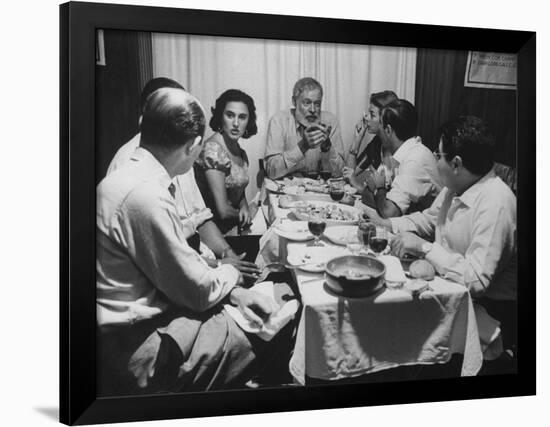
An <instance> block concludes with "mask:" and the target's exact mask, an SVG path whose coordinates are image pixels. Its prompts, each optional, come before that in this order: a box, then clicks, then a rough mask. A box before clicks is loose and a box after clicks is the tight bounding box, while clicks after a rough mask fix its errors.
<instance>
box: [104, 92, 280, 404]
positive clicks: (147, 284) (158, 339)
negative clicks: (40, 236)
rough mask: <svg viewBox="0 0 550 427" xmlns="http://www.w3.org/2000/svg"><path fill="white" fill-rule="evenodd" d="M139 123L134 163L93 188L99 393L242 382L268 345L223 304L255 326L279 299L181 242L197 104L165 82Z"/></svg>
mask: <svg viewBox="0 0 550 427" xmlns="http://www.w3.org/2000/svg"><path fill="white" fill-rule="evenodd" d="M141 129H142V138H141V142H140V147H139V148H137V149H136V150H135V152H134V154H133V155H132V162H131V163H129V164H128V165H127V166H124V167H122V168H120V169H118V170H116V171H114V172H113V173H111V174H109V175H108V176H107V177H105V178H104V179H103V180H102V181H101V182H100V183H99V185H98V187H97V261H96V272H97V278H96V280H97V304H96V306H97V322H98V327H99V329H98V350H99V352H98V354H99V361H100V362H99V366H98V368H99V371H100V375H99V381H98V386H99V394H100V395H116V394H139V393H154V392H159V391H188V390H208V389H214V388H225V387H229V386H233V385H235V384H242V383H244V382H245V381H246V380H248V379H249V378H250V377H251V375H252V373H253V367H254V366H255V364H256V363H258V359H260V358H261V357H262V355H264V354H266V353H267V352H268V351H271V352H273V349H272V347H270V346H271V345H275V344H274V342H273V341H272V342H270V343H269V344H266V343H263V342H261V343H259V342H258V340H255V338H256V337H249V336H248V335H246V334H245V333H244V332H243V331H242V330H241V329H240V328H239V327H238V326H237V325H236V324H235V322H234V321H233V320H232V319H231V317H230V316H228V315H227V313H226V312H225V311H224V310H223V307H222V303H230V304H232V305H235V306H237V307H238V309H239V310H240V311H241V312H242V313H243V315H245V316H246V317H247V318H249V319H251V321H253V322H255V323H257V324H259V325H261V324H262V323H263V320H262V319H265V318H266V317H267V316H269V315H270V314H271V313H273V312H275V311H276V310H278V305H277V303H275V301H274V300H273V299H270V298H267V297H265V296H263V295H260V294H258V293H255V292H253V291H250V290H248V289H245V288H242V287H241V286H240V285H241V284H242V283H243V279H242V276H241V274H240V273H239V271H238V270H237V269H235V268H234V267H233V266H231V265H219V266H218V267H216V268H211V267H209V266H208V264H207V263H206V262H205V261H204V260H203V259H202V258H201V257H200V256H199V254H198V253H197V252H196V251H195V250H193V249H192V248H191V247H190V246H189V245H188V243H187V240H186V237H185V235H184V230H183V227H182V223H181V221H180V218H179V215H178V211H177V207H176V202H175V185H174V183H173V178H174V177H175V176H177V175H181V174H184V173H185V172H187V171H188V170H189V169H190V168H191V167H192V165H193V162H194V161H195V160H196V158H197V157H198V155H199V153H200V151H201V149H202V138H203V135H204V129H205V117H204V110H203V108H202V106H201V105H200V103H199V102H198V101H197V100H196V98H194V97H193V96H192V95H190V94H189V93H187V92H185V91H183V90H181V89H174V88H162V89H159V90H157V91H155V92H154V93H153V94H151V95H150V96H149V97H148V100H147V103H146V105H145V108H144V110H143V121H142V126H141ZM269 348H271V350H269Z"/></svg>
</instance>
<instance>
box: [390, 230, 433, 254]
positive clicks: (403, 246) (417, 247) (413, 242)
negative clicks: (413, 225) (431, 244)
mask: <svg viewBox="0 0 550 427" xmlns="http://www.w3.org/2000/svg"><path fill="white" fill-rule="evenodd" d="M424 243H426V240H424V239H422V238H421V237H418V236H417V235H416V234H414V233H410V232H406V233H400V234H398V235H397V236H395V238H394V239H393V240H392V241H391V244H390V245H391V251H392V253H393V254H394V255H396V256H398V257H399V258H403V257H404V256H405V254H408V255H412V256H414V257H417V258H420V257H422V256H423V255H424V253H423V252H422V244H424Z"/></svg>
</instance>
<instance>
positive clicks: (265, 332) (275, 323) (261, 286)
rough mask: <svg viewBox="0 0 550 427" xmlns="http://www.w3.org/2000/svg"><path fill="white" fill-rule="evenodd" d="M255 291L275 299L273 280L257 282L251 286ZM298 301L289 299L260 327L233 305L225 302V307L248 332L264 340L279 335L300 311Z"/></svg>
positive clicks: (269, 339)
mask: <svg viewBox="0 0 550 427" xmlns="http://www.w3.org/2000/svg"><path fill="white" fill-rule="evenodd" d="M250 289H251V290H253V291H256V292H258V293H261V294H263V295H266V296H268V297H270V298H273V299H275V295H274V293H273V282H261V283H257V284H256V285H254V286H253V287H251V288H250ZM298 307H299V304H298V301H297V300H296V299H292V300H290V301H287V302H286V303H285V304H284V305H283V306H282V307H281V308H280V309H279V311H277V312H276V313H273V314H271V316H269V318H268V319H267V321H265V322H264V324H263V325H262V326H261V327H258V326H257V325H256V324H255V323H252V322H251V321H250V320H248V319H247V318H246V317H244V316H243V314H242V313H241V312H240V311H239V309H238V308H236V307H233V306H232V305H229V304H225V305H224V308H225V311H227V313H229V315H230V316H231V317H232V318H233V320H234V321H235V322H236V323H237V325H239V326H240V328H241V329H242V330H243V331H245V332H248V333H251V334H256V335H258V336H259V337H260V338H261V339H263V340H264V341H271V339H272V338H273V337H274V336H275V335H277V333H278V332H279V331H280V330H281V329H282V328H284V327H285V326H286V324H287V323H288V322H290V320H291V319H293V318H294V316H295V315H296V312H297V311H298Z"/></svg>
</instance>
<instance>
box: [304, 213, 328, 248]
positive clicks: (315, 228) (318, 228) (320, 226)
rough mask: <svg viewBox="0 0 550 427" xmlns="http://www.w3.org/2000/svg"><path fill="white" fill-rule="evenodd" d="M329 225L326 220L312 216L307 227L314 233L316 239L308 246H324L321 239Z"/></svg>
mask: <svg viewBox="0 0 550 427" xmlns="http://www.w3.org/2000/svg"><path fill="white" fill-rule="evenodd" d="M326 227H327V223H326V222H325V220H323V219H320V218H312V219H310V220H309V221H308V222H307V228H308V229H309V231H310V233H311V234H313V237H314V240H313V242H310V243H309V244H308V246H324V245H323V244H322V243H321V242H320V241H319V239H320V238H321V236H322V235H323V233H324V232H325V228H326Z"/></svg>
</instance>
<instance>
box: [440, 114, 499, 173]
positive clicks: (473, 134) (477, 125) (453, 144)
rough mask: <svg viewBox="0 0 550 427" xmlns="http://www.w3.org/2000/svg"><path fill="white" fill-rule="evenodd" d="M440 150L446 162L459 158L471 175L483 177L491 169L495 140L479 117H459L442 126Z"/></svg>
mask: <svg viewBox="0 0 550 427" xmlns="http://www.w3.org/2000/svg"><path fill="white" fill-rule="evenodd" d="M440 132H441V149H442V150H443V153H444V155H445V159H446V160H447V161H449V160H451V159H452V158H453V157H455V156H460V158H461V159H462V164H463V165H464V167H465V168H466V169H468V170H469V171H470V172H471V173H473V174H476V175H485V174H486V173H488V172H489V171H490V170H491V168H492V167H493V162H494V155H495V140H494V137H493V135H492V134H491V133H490V131H489V129H488V127H487V125H486V124H485V122H484V121H483V120H481V119H480V118H479V117H475V116H459V117H457V118H456V119H454V120H450V121H448V122H447V123H445V124H443V125H442V126H441V128H440Z"/></svg>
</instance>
